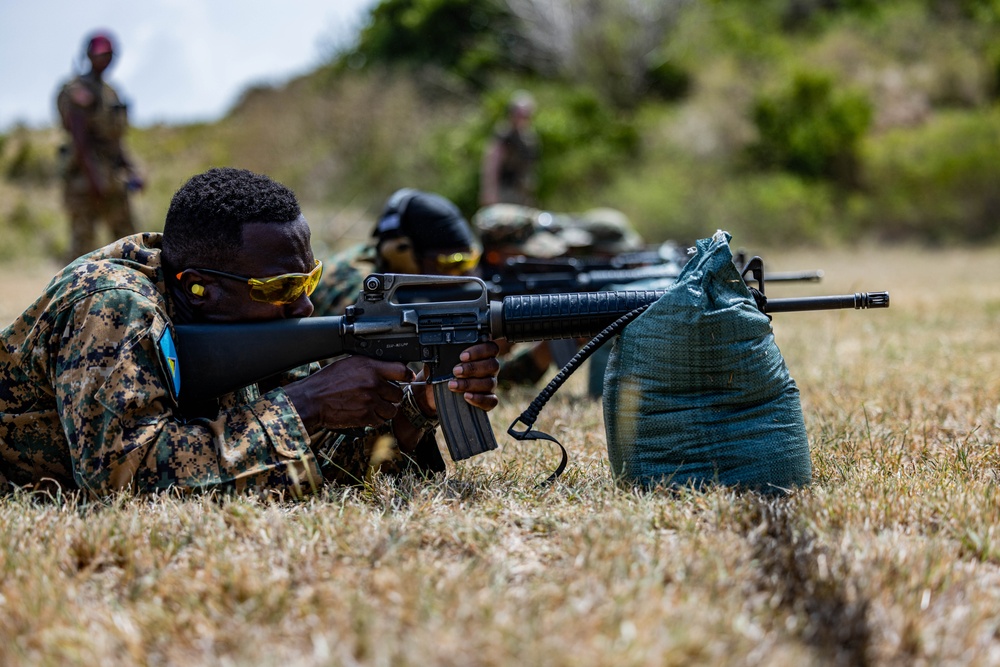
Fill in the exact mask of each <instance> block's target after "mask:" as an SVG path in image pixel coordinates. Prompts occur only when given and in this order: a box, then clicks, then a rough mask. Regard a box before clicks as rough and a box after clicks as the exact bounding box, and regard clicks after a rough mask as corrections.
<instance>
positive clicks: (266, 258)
mask: <svg viewBox="0 0 1000 667" xmlns="http://www.w3.org/2000/svg"><path fill="white" fill-rule="evenodd" d="M313 265H314V258H313V253H312V249H311V246H310V232H309V225H308V223H307V222H306V220H305V218H303V217H301V216H300V217H299V218H298V219H297V220H294V221H292V222H286V223H282V224H264V223H249V224H246V225H244V227H243V244H242V249H241V250H240V252H239V253H237V254H236V256H235V258H234V263H233V264H232V265H231V266H227V267H225V270H226V271H228V272H230V273H235V274H239V275H244V276H255V277H260V278H265V277H270V276H276V275H280V274H283V273H308V272H309V271H310V270H312V268H313ZM196 284H197V285H201V287H202V288H204V291H203V293H202V294H200V295H198V294H194V293H193V292H192V291H191V289H192V287H193V286H194V285H196ZM180 292H181V294H182V295H183V297H184V298H186V299H187V301H188V303H189V304H190V306H191V308H192V311H193V312H194V313H195V314H196V317H198V318H199V319H200V320H201V321H205V322H251V321H267V320H276V319H286V318H299V317H309V316H310V315H311V314H312V312H313V305H312V302H310V301H309V298H308V297H307V296H305V295H302V297H300V298H299V299H298V300H297V301H295V302H293V303H288V304H282V305H275V304H269V303H261V302H257V301H253V300H251V299H250V297H249V287H248V286H247V285H246V284H245V283H241V282H240V281H238V280H232V279H228V278H224V277H221V276H216V275H213V274H210V273H204V272H202V271H199V270H198V269H193V268H192V269H187V270H185V271H183V272H182V273H181V276H180ZM497 352H498V347H497V345H496V343H493V342H492V341H489V342H485V343H479V344H477V345H473V346H471V347H469V348H468V349H466V350H465V351H463V352H462V355H461V363H460V364H458V365H457V366H455V368H454V371H453V372H454V374H455V378H454V379H453V380H451V381H450V382H449V385H448V386H449V388H450V389H451V390H452V391H454V392H457V393H462V394H463V396H464V398H465V400H466V401H467V402H468V403H470V404H472V405H474V406H476V407H479V408H482V409H483V410H492V409H493V408H495V407H496V406H497V403H498V399H497V397H496V394H495V393H494V392H495V390H496V374H497V372H498V371H499V368H500V364H499V362H498V361H497V359H496V355H497ZM424 375H425V371H421V372H420V373H419V374H417V375H416V376H414V373H413V371H411V370H410V369H409V368H408V367H407V366H406V364H403V363H401V362H392V361H381V360H377V359H369V358H367V357H360V356H348V357H345V358H343V359H341V360H339V361H336V362H334V363H332V364H330V365H329V366H326V367H324V368H323V369H322V370H320V371H319V372H317V373H314V374H312V375H310V376H309V377H307V378H305V379H303V380H299V381H297V382H292V383H290V384H287V385H285V387H284V389H285V393H286V394H287V395H288V397H289V399H290V400H291V402H292V405H294V406H295V410H296V411H297V412H298V414H299V417H300V419H302V422H303V424H304V425H305V426H306V429H307V430H308V431H309V432H310V433H314V432H316V431H318V430H320V429H322V428H328V429H343V428H353V427H358V426H374V425H377V424H381V423H383V422H385V421H386V420H389V419H392V418H393V417H394V416H395V415H396V412H397V411H398V406H399V402H400V401H401V400H402V399H403V389H402V388H401V387H400V386H399V385H400V383H406V382H414V381H416V382H420V381H422V380H423V379H424ZM419 386H423V387H424V389H425V390H424V391H417V392H416V393H415V397H416V399H417V403H418V405H419V407H420V409H421V411H423V413H424V414H425V415H427V416H429V417H430V416H436V415H437V409H436V407H435V405H434V395H433V390H432V388H431V385H429V384H428V385H419ZM394 428H395V435H396V439H397V441H398V442H399V445H400V448H401V449H402V450H403V451H408V450H410V449H411V448H413V447H415V446H416V444H417V440H418V439H419V436H420V433H419V432H418V431H417V430H416V429H415V428H414V427H413V426H412V425H411V424H410V423H409V421H408V420H405V419H401V420H398V423H394Z"/></svg>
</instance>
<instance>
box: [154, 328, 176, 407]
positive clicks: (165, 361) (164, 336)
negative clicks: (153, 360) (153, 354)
mask: <svg viewBox="0 0 1000 667" xmlns="http://www.w3.org/2000/svg"><path fill="white" fill-rule="evenodd" d="M156 350H157V352H158V354H159V358H160V365H161V366H162V367H163V374H164V375H166V377H167V387H168V388H169V389H170V394H171V396H173V398H174V400H175V401H176V400H177V397H178V396H179V395H180V393H181V370H180V364H179V363H178V361H177V346H176V345H174V337H173V336H172V335H171V334H170V327H163V333H161V334H160V337H159V339H158V340H157V341H156Z"/></svg>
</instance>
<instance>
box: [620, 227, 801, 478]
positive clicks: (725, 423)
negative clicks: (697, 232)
mask: <svg viewBox="0 0 1000 667" xmlns="http://www.w3.org/2000/svg"><path fill="white" fill-rule="evenodd" d="M730 238H731V237H730V235H729V234H728V233H726V232H722V231H719V232H717V233H716V234H715V235H714V236H713V237H712V238H710V239H702V240H701V241H698V243H697V248H696V254H695V255H694V256H693V257H692V258H691V259H690V261H689V262H688V263H687V264H686V265H685V266H684V269H683V270H682V272H681V274H680V276H678V277H677V279H676V281H675V282H674V283H673V285H672V286H670V287H669V288H668V291H667V293H666V294H665V295H664V296H663V297H662V298H661V299H660V300H659V301H657V302H656V303H655V304H653V305H652V306H650V308H649V309H648V310H647V311H646V312H645V313H643V314H642V315H641V316H639V317H638V318H637V319H636V320H635V321H634V322H632V323H631V324H630V325H629V326H628V327H626V328H625V330H624V331H623V332H622V333H621V334H620V335H619V337H618V340H617V341H616V343H615V345H614V348H613V349H612V351H611V355H610V358H609V361H608V368H607V371H606V373H605V376H604V421H605V428H606V430H607V440H608V455H609V459H610V462H611V469H612V473H613V475H614V476H615V478H616V479H617V480H618V481H620V482H622V483H629V484H640V485H643V486H653V485H656V484H661V483H663V484H668V485H679V486H684V485H690V484H693V485H696V486H699V485H702V484H706V483H719V484H724V485H733V486H740V487H747V488H753V489H759V490H763V491H768V492H774V493H781V492H783V491H784V490H786V489H789V488H791V487H793V486H797V485H803V484H808V483H809V480H810V478H811V474H812V466H811V462H810V457H809V443H808V440H807V438H806V432H805V424H804V422H803V418H802V406H801V403H800V401H799V390H798V387H797V386H796V385H795V381H794V380H793V379H792V378H791V376H790V375H789V373H788V368H787V367H786V366H785V361H784V359H783V358H782V356H781V352H780V351H779V350H778V347H777V345H776V344H775V341H774V333H773V331H772V329H771V323H770V320H769V319H768V318H767V316H766V315H764V314H763V313H761V312H760V311H759V310H758V309H757V307H756V304H755V302H754V299H753V297H752V296H751V294H750V291H749V289H747V287H746V284H745V283H744V282H743V280H742V278H741V277H740V275H739V271H738V269H737V268H736V266H735V265H734V264H733V255H732V251H731V250H730V247H729V240H730Z"/></svg>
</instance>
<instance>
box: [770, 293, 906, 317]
mask: <svg viewBox="0 0 1000 667" xmlns="http://www.w3.org/2000/svg"><path fill="white" fill-rule="evenodd" d="M888 307H889V293H888V292H855V293H854V294H836V295H832V296H805V297H792V298H785V299H770V298H769V299H768V300H767V306H766V308H765V311H766V312H768V313H794V312H799V311H804V310H834V309H837V308H854V309H856V310H861V309H864V308H888Z"/></svg>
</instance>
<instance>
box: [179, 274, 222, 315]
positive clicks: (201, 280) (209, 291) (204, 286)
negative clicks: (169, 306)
mask: <svg viewBox="0 0 1000 667" xmlns="http://www.w3.org/2000/svg"><path fill="white" fill-rule="evenodd" d="M177 281H178V282H179V283H180V286H181V292H183V293H184V296H185V297H186V298H187V300H188V303H190V304H191V305H192V306H194V307H196V308H199V307H202V306H204V305H205V303H207V302H208V301H210V300H211V299H213V298H215V297H216V296H217V295H216V294H215V292H216V289H215V282H214V281H213V280H212V278H211V276H209V275H206V274H203V273H202V272H201V271H199V270H198V269H187V270H185V271H181V272H180V273H178V274H177Z"/></svg>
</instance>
